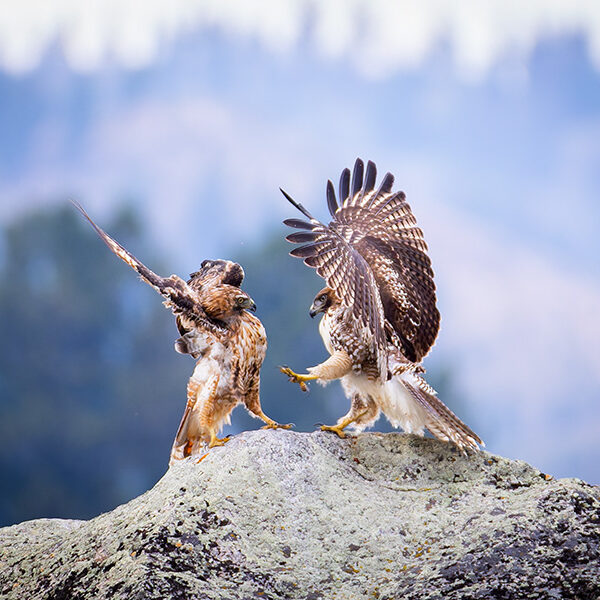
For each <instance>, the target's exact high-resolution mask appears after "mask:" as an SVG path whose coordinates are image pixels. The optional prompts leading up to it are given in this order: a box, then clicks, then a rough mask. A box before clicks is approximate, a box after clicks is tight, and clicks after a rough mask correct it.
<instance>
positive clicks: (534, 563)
mask: <svg viewBox="0 0 600 600" xmlns="http://www.w3.org/2000/svg"><path fill="white" fill-rule="evenodd" d="M599 545H600V492H599V490H598V488H596V487H593V486H590V485H587V484H585V483H583V482H581V481H578V480H575V479H564V480H559V481H555V480H552V479H551V478H549V477H548V476H546V475H544V474H543V473H540V472H539V471H538V470H536V469H534V468H533V467H530V466H529V465H527V464H525V463H523V462H520V461H510V460H507V459H504V458H499V457H497V456H493V455H490V454H488V453H485V452H482V453H479V454H475V455H471V456H469V457H468V458H467V457H464V456H462V455H461V454H460V453H458V452H457V451H456V449H454V448H453V447H452V446H450V445H448V444H444V443H441V442H438V441H436V440H432V439H421V438H417V437H414V436H409V435H402V434H374V433H368V434H360V435H357V436H354V437H348V438H347V439H345V440H340V439H338V438H337V437H336V436H334V435H332V434H326V433H321V432H319V433H312V434H307V433H293V432H289V431H255V432H247V433H244V434H242V435H239V436H237V437H235V438H233V439H232V440H231V441H230V442H229V443H228V444H227V445H226V446H224V447H222V448H215V449H213V450H211V451H210V452H209V453H208V455H207V456H206V457H205V458H204V459H203V460H202V461H201V462H200V463H197V462H195V461H194V462H193V461H185V462H182V463H180V464H177V465H175V466H174V467H173V468H171V469H170V470H169V471H168V472H167V473H166V474H165V476H164V477H163V478H162V479H161V480H160V481H159V482H158V483H157V484H156V486H155V487H154V488H153V489H151V490H150V491H148V492H147V493H145V494H144V495H142V496H140V497H139V498H136V499H135V500H132V501H131V502H129V503H128V504H125V505H123V506H119V507H118V508H116V509H115V510H113V511H112V512H110V513H106V514H103V515H100V516H99V517H97V518H95V519H92V520H91V521H65V520H59V519H40V520H36V521H29V522H25V523H21V524H19V525H15V526H13V527H7V528H4V529H1V530H0V551H1V554H0V597H2V598H19V599H25V598H26V599H37V598H43V599H48V600H60V599H70V600H76V599H88V598H107V599H109V598H110V599H120V598H127V599H140V600H141V599H150V598H161V599H165V598H171V599H185V600H190V599H205V598H215V599H220V600H226V599H241V598H244V599H246V598H248V599H249V598H252V599H254V598H262V599H270V598H271V599H275V598H302V599H304V600H310V599H312V600H315V599H319V598H323V599H329V598H339V599H342V600H346V599H353V598H379V599H380V600H382V599H384V598H389V599H392V598H394V599H396V598H405V599H412V598H415V599H416V598H419V599H420V600H423V599H434V598H435V599H442V598H444V599H453V598H481V599H490V598H507V599H508V598H510V599H515V598H544V599H545V598H556V599H559V598H560V599H563V598H577V599H578V600H586V599H590V600H596V599H597V598H599V597H600V558H599V552H600V549H599Z"/></svg>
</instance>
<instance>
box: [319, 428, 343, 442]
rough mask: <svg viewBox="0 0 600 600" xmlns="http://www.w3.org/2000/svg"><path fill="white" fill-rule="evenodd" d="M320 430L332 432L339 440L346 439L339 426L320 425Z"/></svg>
mask: <svg viewBox="0 0 600 600" xmlns="http://www.w3.org/2000/svg"><path fill="white" fill-rule="evenodd" d="M320 429H321V431H333V432H334V433H337V435H338V437H340V438H341V439H343V440H344V439H346V433H345V432H344V431H343V427H340V426H339V425H321V427H320Z"/></svg>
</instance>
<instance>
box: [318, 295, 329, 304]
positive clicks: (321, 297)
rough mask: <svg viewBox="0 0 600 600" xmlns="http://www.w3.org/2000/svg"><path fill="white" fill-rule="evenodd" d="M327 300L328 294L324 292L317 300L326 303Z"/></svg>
mask: <svg viewBox="0 0 600 600" xmlns="http://www.w3.org/2000/svg"><path fill="white" fill-rule="evenodd" d="M326 300H327V296H326V295H325V294H322V295H321V296H319V297H318V298H317V302H318V303H319V304H324V303H325V301H326Z"/></svg>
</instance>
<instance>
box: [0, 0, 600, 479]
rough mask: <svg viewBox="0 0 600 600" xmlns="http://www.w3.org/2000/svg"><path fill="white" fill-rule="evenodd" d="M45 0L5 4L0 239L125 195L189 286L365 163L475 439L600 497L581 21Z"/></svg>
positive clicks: (573, 16)
mask: <svg viewBox="0 0 600 600" xmlns="http://www.w3.org/2000/svg"><path fill="white" fill-rule="evenodd" d="M34 4H35V3H32V2H28V1H25V2H21V3H20V7H19V8H18V9H17V8H15V7H10V8H6V7H3V8H1V9H0V133H1V135H0V223H8V222H10V221H11V220H12V219H14V218H15V217H16V216H17V215H19V214H22V213H23V212H26V211H28V210H33V209H34V208H36V207H39V206H41V205H47V204H50V203H57V202H64V201H65V198H66V197H67V196H69V195H71V196H74V197H76V198H78V199H80V200H81V201H82V202H83V203H84V204H85V205H86V207H87V208H88V209H89V210H90V212H91V213H92V214H94V215H95V216H96V218H97V219H98V221H100V222H102V221H103V219H104V218H105V217H106V216H107V215H108V213H109V212H110V211H111V210H112V209H113V208H114V207H115V206H116V205H118V204H119V203H121V202H123V201H124V200H131V201H134V202H135V203H137V204H138V206H139V207H140V209H141V210H142V212H143V214H144V216H145V219H146V224H147V225H148V227H149V228H150V230H151V232H152V233H153V234H154V235H155V236H156V239H157V244H158V246H159V247H160V248H161V249H162V252H163V253H164V254H165V256H166V257H167V258H168V262H169V263H170V264H172V265H173V267H172V270H173V271H174V272H180V273H185V272H189V271H191V270H193V269H194V268H195V267H197V265H198V263H199V262H200V260H201V259H202V258H205V257H208V256H213V257H214V256H217V255H223V254H224V253H228V252H230V253H231V252H234V251H235V252H236V253H237V252H239V251H240V249H242V250H243V246H244V245H248V244H253V243H256V242H257V241H258V240H259V239H260V238H261V237H262V236H265V235H271V234H274V233H276V232H281V233H283V228H282V227H281V226H280V222H281V219H282V218H285V217H286V216H289V215H290V211H289V209H288V207H287V206H286V204H285V203H284V201H283V199H282V198H281V196H280V194H279V191H278V188H279V186H281V187H284V188H285V189H286V190H287V191H289V192H290V193H291V194H292V195H293V196H294V197H296V198H297V199H298V200H300V201H302V202H303V203H304V204H305V205H306V206H307V207H309V208H310V209H311V210H312V211H313V212H314V213H315V214H316V215H318V216H321V217H323V218H324V217H325V213H326V210H325V202H324V189H325V182H326V180H327V179H328V178H332V179H334V181H335V180H337V178H338V176H339V173H340V171H341V170H342V169H343V168H344V167H346V166H350V165H351V164H352V163H353V161H354V159H355V158H356V157H357V156H361V157H363V158H364V159H372V160H374V161H375V162H376V163H377V165H378V167H379V169H380V172H382V173H383V172H385V171H387V170H389V171H392V172H393V173H394V174H395V176H396V185H397V186H398V187H399V188H401V189H403V190H404V191H405V192H406V194H407V196H408V200H409V202H410V204H411V206H412V207H413V210H414V212H415V214H416V216H417V219H418V221H419V224H420V225H421V226H422V228H423V229H424V231H425V235H426V239H427V240H428V243H429V246H430V254H431V257H432V260H433V264H434V268H435V271H436V281H437V284H438V289H439V300H440V309H441V312H442V317H443V325H442V332H441V335H440V338H439V341H438V344H437V346H436V348H435V350H434V352H433V353H432V354H431V356H430V358H428V359H427V360H428V362H429V364H430V365H433V364H435V363H436V361H441V362H451V363H452V364H453V365H454V366H455V371H456V377H457V380H458V381H459V383H460V386H461V388H462V389H464V390H465V395H466V398H467V399H468V402H469V404H470V411H469V412H470V414H473V415H475V416H476V417H475V421H476V422H474V423H470V424H472V426H473V428H474V429H475V430H476V431H478V432H479V433H481V435H482V436H483V437H484V438H486V437H487V438H488V439H489V438H490V437H491V443H490V450H491V451H493V452H496V453H500V454H504V455H508V456H512V457H516V458H523V459H524V460H527V461H529V462H532V463H533V464H536V465H537V466H539V467H540V468H542V469H545V470H546V471H548V472H551V473H555V474H557V475H561V476H565V475H577V476H580V477H583V478H587V479H589V480H592V481H595V482H600V467H599V466H598V464H597V461H596V456H597V455H598V452H599V451H600V402H598V396H599V391H600V342H599V339H600V317H599V316H598V308H599V307H600V278H599V268H598V258H599V256H600V241H599V239H600V236H599V233H600V231H599V229H600V228H599V224H600V203H599V202H598V198H599V196H600V10H599V9H596V8H594V5H593V3H589V4H585V3H577V2H554V3H551V4H548V3H543V2H534V1H532V2H530V3H528V5H527V8H519V9H517V8H515V9H512V8H511V6H510V5H509V4H507V3H500V2H489V3H486V4H485V5H484V4H481V3H471V2H465V3H464V4H461V5H460V9H457V8H456V7H453V5H454V4H455V3H450V2H437V3H420V4H418V5H417V4H412V3H409V2H405V3H399V4H398V3H393V4H391V3H387V2H371V3H366V2H362V1H361V0H355V1H354V2H350V3H345V4H342V3H337V2H333V1H331V2H323V3H313V2H309V1H301V0H296V1H293V2H291V1H290V2H282V3H276V4H269V3H268V2H262V3H257V4H255V5H252V3H250V4H251V5H252V6H253V9H250V8H248V4H247V3H242V2H222V3H218V2H204V3H202V2H194V1H191V2H173V3H170V5H171V8H170V9H169V12H168V13H165V12H164V10H166V9H165V8H164V5H163V4H162V3H153V2H149V3H144V4H143V5H140V4H137V3H133V2H121V3H111V2H107V3H105V4H103V5H102V6H104V8H97V9H96V12H90V11H91V8H90V6H91V5H87V4H86V3H75V2H73V3H69V2H64V3H62V4H61V5H60V6H59V7H51V6H49V7H46V8H45V9H44V10H43V11H37V12H35V11H33V10H32V7H33V5H34ZM97 6H100V5H97ZM342 6H343V7H344V8H341V7H342ZM136 7H137V8H136ZM244 7H245V8H244ZM276 7H277V8H276ZM465 7H466V8H465ZM476 7H477V8H476ZM290 260H292V259H290ZM307 326H314V324H313V323H309V322H307Z"/></svg>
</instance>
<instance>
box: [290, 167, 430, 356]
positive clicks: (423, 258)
mask: <svg viewBox="0 0 600 600" xmlns="http://www.w3.org/2000/svg"><path fill="white" fill-rule="evenodd" d="M376 178H377V169H376V167H375V164H374V163H372V162H371V161H369V162H368V163H367V167H366V170H365V168H364V164H363V162H362V160H360V159H357V161H356V163H355V165H354V172H353V174H352V177H351V176H350V170H349V169H345V170H344V171H343V172H342V175H341V177H340V184H339V198H340V202H341V205H338V201H337V198H336V194H335V190H334V187H333V184H332V182H331V181H329V182H328V183H327V204H328V207H329V212H330V213H331V216H332V217H333V220H332V221H331V223H329V225H323V224H322V223H320V222H319V221H317V220H316V219H314V218H313V217H312V216H311V215H310V213H309V212H308V211H307V210H306V209H305V208H304V207H303V206H302V205H300V204H298V203H296V202H294V201H293V200H292V199H291V198H290V197H289V196H288V195H287V194H285V195H286V197H287V198H288V200H290V202H292V203H293V204H294V206H296V208H298V209H299V210H300V211H301V212H302V213H303V214H304V215H305V216H306V217H308V219H310V221H303V220H300V219H287V220H286V221H284V223H285V224H286V225H289V226H290V227H293V228H295V229H299V230H302V231H301V232H298V233H292V234H290V235H288V236H287V238H286V239H287V240H288V241H290V242H295V243H304V242H306V243H307V244H306V245H304V246H301V247H299V248H296V249H294V250H293V251H292V252H291V253H290V254H292V256H298V257H300V258H303V259H304V262H305V263H306V264H307V265H309V266H311V267H315V268H316V269H317V273H318V274H319V275H321V276H322V277H324V278H325V280H326V281H327V284H328V285H329V286H330V287H331V288H332V289H334V291H335V292H336V294H337V295H338V297H340V298H349V299H350V301H349V305H353V306H354V310H355V311H357V312H358V313H359V314H361V315H362V319H363V322H365V323H368V324H369V326H370V327H372V326H373V319H374V318H375V319H376V318H377V311H376V310H375V311H373V307H375V306H377V304H379V305H380V306H381V307H382V312H383V315H381V318H380V320H379V323H378V328H379V330H380V331H385V330H386V329H387V332H388V335H390V337H392V338H393V341H394V342H396V343H398V344H399V345H400V346H401V348H402V351H403V354H404V355H405V356H406V358H408V359H409V360H411V361H414V362H418V361H420V360H421V359H422V358H423V357H424V356H425V355H426V354H427V352H428V351H429V349H430V348H431V346H433V344H434V342H435V338H436V337H437V333H438V330H439V323H440V315H439V312H438V310H437V307H436V297H435V284H434V281H433V271H432V269H431V261H430V260H429V257H428V256H427V244H426V243H425V240H424V238H423V232H422V231H421V229H419V228H418V227H417V226H416V219H415V217H414V215H413V214H412V211H411V209H410V206H409V205H408V203H407V202H406V197H405V195H404V193H403V192H393V191H392V186H393V183H394V177H393V175H392V174H391V173H387V174H386V175H385V176H384V178H383V180H382V182H381V184H380V185H379V187H378V188H375V182H376ZM332 255H333V256H338V257H343V258H341V260H339V261H338V262H341V263H342V266H343V265H346V267H345V270H342V269H341V268H340V267H339V266H338V264H337V263H336V262H334V261H332V259H331V256H332ZM348 261H350V263H351V265H352V266H351V267H350V268H348V267H347V264H348ZM366 273H369V274H370V276H369V275H367V274H366ZM356 274H359V275H360V276H359V277H358V278H357V277H356ZM363 282H364V283H363ZM357 299H358V305H357V304H356V302H357ZM351 303H352V304H351ZM355 314H356V312H355Z"/></svg>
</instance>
